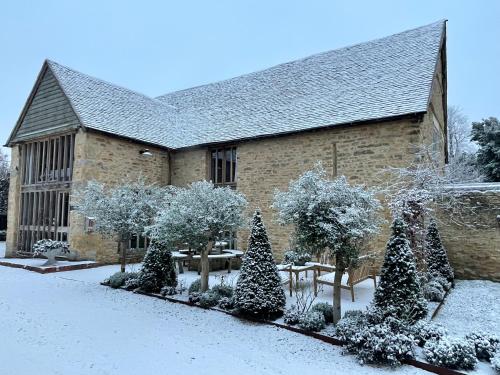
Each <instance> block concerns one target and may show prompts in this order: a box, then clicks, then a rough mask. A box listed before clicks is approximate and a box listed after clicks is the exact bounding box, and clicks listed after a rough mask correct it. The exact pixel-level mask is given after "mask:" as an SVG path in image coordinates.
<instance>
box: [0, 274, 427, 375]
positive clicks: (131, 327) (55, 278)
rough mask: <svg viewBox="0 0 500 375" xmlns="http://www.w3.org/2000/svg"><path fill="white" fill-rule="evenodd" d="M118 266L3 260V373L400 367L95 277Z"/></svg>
mask: <svg viewBox="0 0 500 375" xmlns="http://www.w3.org/2000/svg"><path fill="white" fill-rule="evenodd" d="M132 268H137V265H136V266H132ZM118 269H119V267H118V266H106V267H101V268H94V269H87V270H79V271H70V272H64V273H59V274H47V275H40V274H37V273H34V272H28V271H25V270H22V269H13V268H8V267H0V284H1V285H2V287H1V288H0V314H1V316H2V319H1V320H0V332H1V336H2V343H3V345H2V350H0V374H2V375H11V374H28V373H40V374H72V375H77V374H121V375H127V374H133V375H137V374H160V373H169V374H181V373H191V374H215V373H217V374H226V373H231V374H232V373H238V374H252V375H253V374H256V373H258V374H287V375H289V374H301V375H303V374H309V373H331V372H332V371H334V372H337V371H338V372H341V373H345V374H375V373H396V371H394V370H391V369H387V368H376V367H369V366H364V367H361V366H359V365H358V363H357V362H356V359H355V358H354V357H353V356H350V355H346V356H343V355H341V349H340V348H338V347H334V346H331V345H329V344H325V343H322V342H320V341H318V340H315V339H312V338H309V337H306V336H303V335H300V334H295V333H292V332H289V331H285V330H281V329H278V328H275V327H270V326H266V325H260V324H253V323H249V322H246V321H242V320H239V319H236V318H233V317H228V316H227V315H225V314H222V313H218V312H214V311H205V310H201V309H198V308H193V307H188V306H183V305H178V304H174V303H169V302H165V301H162V300H158V299H154V298H150V297H146V296H141V295H137V294H132V293H128V292H124V291H121V290H113V289H110V288H107V287H103V286H100V285H99V282H100V281H102V280H103V279H104V278H106V277H108V276H109V275H111V274H112V273H113V272H115V271H117V270H118ZM397 373H398V374H399V373H403V374H417V373H423V372H422V371H420V370H418V369H416V368H413V367H409V366H404V367H401V368H398V369H397Z"/></svg>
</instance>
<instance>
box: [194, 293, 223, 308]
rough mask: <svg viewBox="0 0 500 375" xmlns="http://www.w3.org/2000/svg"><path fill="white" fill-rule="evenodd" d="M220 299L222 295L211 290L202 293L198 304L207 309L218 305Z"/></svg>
mask: <svg viewBox="0 0 500 375" xmlns="http://www.w3.org/2000/svg"><path fill="white" fill-rule="evenodd" d="M220 299H221V296H220V295H218V294H217V293H215V292H213V291H211V290H209V291H206V292H203V293H201V294H200V296H199V300H198V303H197V304H198V305H199V306H201V307H203V308H205V309H208V308H209V307H214V306H217V304H218V303H219V300H220Z"/></svg>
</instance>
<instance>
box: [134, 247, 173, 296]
mask: <svg viewBox="0 0 500 375" xmlns="http://www.w3.org/2000/svg"><path fill="white" fill-rule="evenodd" d="M138 284H139V286H140V288H141V289H142V290H144V291H145V292H159V291H160V290H161V288H163V287H164V286H172V287H175V286H177V275H176V273H175V264H174V260H173V258H172V252H171V251H170V249H169V248H168V247H167V246H166V245H164V244H163V243H161V242H159V241H153V242H152V243H151V245H150V246H149V248H148V251H147V253H146V256H145V257H144V262H143V264H142V268H141V270H140V272H139V278H138Z"/></svg>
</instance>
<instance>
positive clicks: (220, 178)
mask: <svg viewBox="0 0 500 375" xmlns="http://www.w3.org/2000/svg"><path fill="white" fill-rule="evenodd" d="M236 167H237V154H236V147H225V148H217V149H213V150H210V180H211V181H212V182H213V183H214V184H215V185H218V186H231V187H234V188H235V187H236V170H237V168H236Z"/></svg>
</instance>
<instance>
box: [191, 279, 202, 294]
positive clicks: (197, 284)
mask: <svg viewBox="0 0 500 375" xmlns="http://www.w3.org/2000/svg"><path fill="white" fill-rule="evenodd" d="M200 289H201V279H196V280H195V281H193V282H192V283H191V285H190V286H189V289H188V293H189V294H193V293H197V292H199V291H200Z"/></svg>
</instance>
